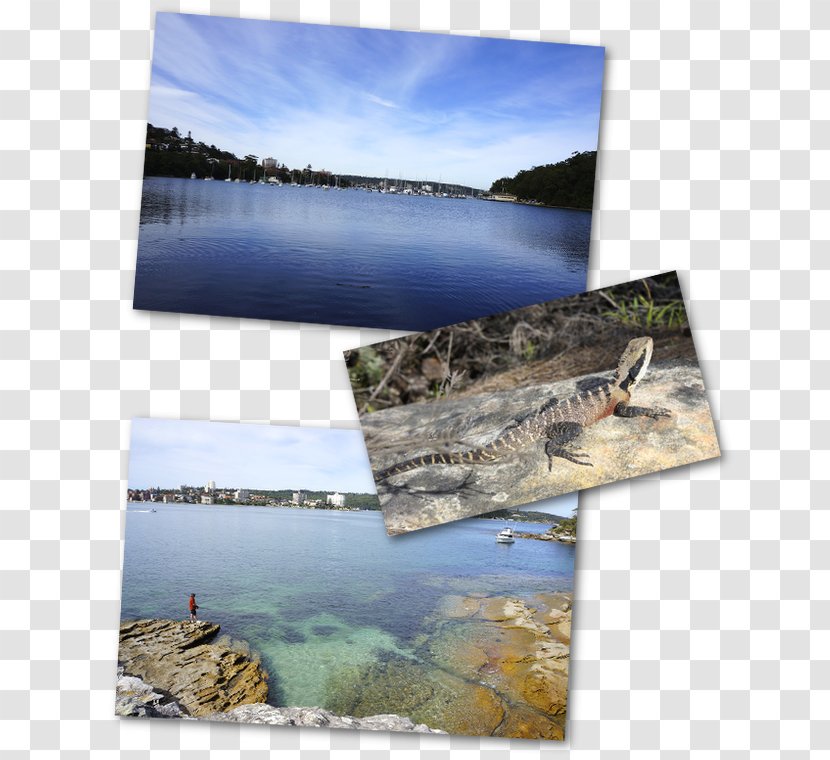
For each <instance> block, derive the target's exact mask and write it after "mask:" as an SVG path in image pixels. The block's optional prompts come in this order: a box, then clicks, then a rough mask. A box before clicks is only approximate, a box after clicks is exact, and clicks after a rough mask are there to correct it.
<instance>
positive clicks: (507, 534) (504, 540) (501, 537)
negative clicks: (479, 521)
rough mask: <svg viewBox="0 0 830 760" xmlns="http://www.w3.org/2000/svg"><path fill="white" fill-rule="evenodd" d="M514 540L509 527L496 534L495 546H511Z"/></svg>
mask: <svg viewBox="0 0 830 760" xmlns="http://www.w3.org/2000/svg"><path fill="white" fill-rule="evenodd" d="M515 540H516V539H515V538H514V537H513V529H512V528H511V527H510V526H506V527H504V528H502V529H501V530H500V531H499V532H498V533H497V534H496V543H497V544H512V543H513V542H514V541H515Z"/></svg>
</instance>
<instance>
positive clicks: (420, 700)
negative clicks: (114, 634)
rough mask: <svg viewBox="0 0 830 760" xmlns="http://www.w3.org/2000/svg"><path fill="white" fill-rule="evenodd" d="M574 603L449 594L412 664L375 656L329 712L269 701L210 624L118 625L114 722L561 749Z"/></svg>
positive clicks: (262, 677)
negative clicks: (384, 734) (393, 735)
mask: <svg viewBox="0 0 830 760" xmlns="http://www.w3.org/2000/svg"><path fill="white" fill-rule="evenodd" d="M572 598H573V595H572V592H557V591H550V592H536V593H531V594H521V595H518V596H517V595H507V596H504V595H495V596H489V595H485V594H475V593H473V594H472V595H470V594H469V592H466V593H465V592H463V591H462V592H461V594H458V593H450V594H449V595H446V596H444V597H443V600H442V602H441V604H440V606H439V608H437V610H436V614H435V616H434V617H432V619H431V622H429V623H428V624H427V625H425V627H424V628H423V630H422V631H421V632H420V634H419V637H418V638H419V640H420V641H419V643H418V644H417V646H416V647H415V649H414V650H413V652H412V657H413V658H414V659H411V658H410V657H408V656H404V657H392V658H391V659H389V658H386V657H379V658H378V659H377V660H376V661H375V662H372V663H371V664H368V665H366V666H364V667H362V668H359V669H355V670H353V671H351V672H349V671H346V672H345V673H344V674H341V676H343V675H345V676H346V678H345V680H342V679H341V680H339V681H338V685H339V688H337V689H335V691H333V692H331V693H330V694H329V696H328V697H327V698H326V700H325V704H326V707H320V706H301V707H295V706H284V705H282V704H281V703H269V695H268V680H269V676H268V673H267V672H265V670H264V668H262V666H261V665H260V664H259V661H258V655H257V654H256V653H255V652H254V651H252V650H251V648H250V647H249V646H248V645H247V644H246V643H245V642H244V641H241V640H237V641H232V640H231V639H229V638H228V637H227V636H222V637H221V638H220V637H218V633H219V628H220V627H219V625H217V624H215V623H211V622H209V621H199V622H197V623H190V622H184V621H177V620H160V619H142V620H135V621H124V622H122V624H121V629H120V636H119V644H120V645H119V654H118V678H117V684H116V698H115V714H116V715H120V716H126V717H156V718H179V719H184V720H216V721H225V722H239V723H258V724H268V725H299V726H317V727H327V728H351V729H366V730H381V731H404V732H419V733H451V734H462V735H471V736H495V737H503V738H525V739H542V738H545V739H554V740H561V739H563V738H564V730H565V720H566V715H567V690H568V671H569V664H570V625H571V603H572ZM333 672H334V671H333ZM274 677H275V679H276V683H277V684H278V683H279V675H278V674H275V676H274ZM391 711H394V712H391ZM438 727H440V728H438Z"/></svg>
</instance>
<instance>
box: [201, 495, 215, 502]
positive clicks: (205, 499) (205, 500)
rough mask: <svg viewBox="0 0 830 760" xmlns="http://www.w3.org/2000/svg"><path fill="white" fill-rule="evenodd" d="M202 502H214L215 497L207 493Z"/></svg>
mask: <svg viewBox="0 0 830 760" xmlns="http://www.w3.org/2000/svg"><path fill="white" fill-rule="evenodd" d="M202 504H213V497H212V496H208V495H207V494H205V495H204V496H202Z"/></svg>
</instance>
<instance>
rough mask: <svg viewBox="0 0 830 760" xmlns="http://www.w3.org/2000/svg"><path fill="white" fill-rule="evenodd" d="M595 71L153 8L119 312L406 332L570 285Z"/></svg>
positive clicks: (596, 91) (521, 43) (485, 44)
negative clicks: (132, 232) (139, 169)
mask: <svg viewBox="0 0 830 760" xmlns="http://www.w3.org/2000/svg"><path fill="white" fill-rule="evenodd" d="M604 62H605V52H604V48H602V47H599V46H592V45H572V44H564V43H553V42H539V41H528V40H513V39H502V38H487V37H478V36H466V35H457V34H456V35H450V34H437V33H427V32H408V31H392V30H388V29H362V28H352V27H342V26H326V25H317V24H301V23H293V22H281V21H264V20H251V19H239V18H223V17H219V16H214V17H211V16H200V15H190V14H179V13H158V14H156V26H155V41H154V47H153V61H152V72H151V84H150V97H149V106H148V116H147V121H148V123H147V133H146V141H145V151H144V179H143V185H142V195H141V216H140V224H139V233H138V253H137V262H136V276H135V289H134V293H133V306H134V308H136V309H143V310H150V311H165V312H182V313H193V314H210V315H215V316H228V317H244V318H257V319H268V320H281V321H289V322H311V323H322V324H332V325H349V326H354V327H370V328H384V329H399V330H409V331H412V330H419V331H420V330H430V329H433V328H435V327H438V326H439V325H442V324H451V323H454V322H459V321H463V320H469V319H474V318H476V317H482V316H485V315H488V314H493V313H496V312H501V311H505V310H508V309H513V308H517V307H520V306H527V305H529V304H533V303H538V302H540V301H545V300H549V299H552V298H558V297H560V296H566V295H572V294H574V293H578V292H581V291H582V290H584V289H585V285H586V273H587V266H588V249H589V243H590V237H591V210H592V207H593V198H594V182H595V174H596V161H597V141H598V134H599V116H600V101H601V94H602V82H603V69H604Z"/></svg>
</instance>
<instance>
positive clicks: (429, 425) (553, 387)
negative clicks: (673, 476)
mask: <svg viewBox="0 0 830 760" xmlns="http://www.w3.org/2000/svg"><path fill="white" fill-rule="evenodd" d="M595 381H596V376H586V377H583V378H575V379H573V380H568V381H564V382H557V383H550V384H547V385H536V386H533V387H525V388H514V389H511V390H506V391H498V392H494V393H489V394H486V395H478V396H471V397H466V398H458V399H452V398H451V399H447V400H440V401H430V402H422V403H416V404H408V405H404V406H397V407H393V408H391V409H383V410H380V411H377V412H372V413H371V414H364V415H362V416H361V426H362V429H363V434H364V436H365V439H366V446H367V449H368V452H369V459H370V461H371V464H372V469H373V470H374V471H375V472H377V471H379V470H381V469H383V468H385V467H388V466H390V465H392V464H394V463H395V462H399V461H402V460H404V459H408V458H410V457H414V456H420V455H426V454H431V453H436V452H439V453H440V452H445V451H460V450H463V449H465V448H471V447H475V446H481V445H484V444H486V443H488V442H489V441H491V440H493V438H495V437H496V436H497V435H498V434H499V433H501V432H502V431H503V430H504V429H505V428H506V427H507V426H508V425H510V424H511V422H513V421H514V419H515V418H517V417H521V416H523V415H526V414H527V413H528V412H532V411H534V410H536V409H538V408H539V406H540V405H541V404H542V403H543V402H544V401H545V400H546V399H548V398H550V397H551V396H554V397H556V398H559V399H564V398H566V397H568V396H570V395H571V394H573V393H574V392H576V391H578V390H580V389H582V388H584V387H587V386H589V385H591V384H595ZM632 403H633V404H635V405H637V406H651V407H663V408H666V409H668V410H669V411H670V412H671V417H663V418H660V419H649V418H645V417H637V418H633V419H623V418H620V417H608V418H606V419H604V420H601V421H600V422H598V423H597V424H595V425H592V426H590V427H588V428H586V429H585V430H584V432H583V433H582V434H581V435H580V436H579V438H578V439H577V440H576V441H574V444H575V445H576V446H577V447H579V448H581V449H582V450H583V451H584V452H585V453H587V454H588V455H589V456H590V462H591V464H592V466H591V467H584V466H580V465H577V464H573V463H571V462H568V461H566V460H564V459H554V461H553V469H552V471H550V472H549V471H548V462H547V457H546V456H545V452H544V443H545V442H544V441H542V440H540V441H538V442H536V443H533V444H531V445H529V446H526V447H524V448H522V449H521V450H517V451H516V452H515V453H513V454H510V455H509V456H505V457H503V458H502V459H499V460H496V461H495V462H491V463H488V464H480V465H437V466H432V467H421V468H417V469H415V470H411V471H410V472H407V473H403V474H401V475H396V476H393V477H392V478H390V479H389V480H387V481H386V482H384V483H382V484H380V486H379V488H378V497H379V499H380V503H381V507H382V509H383V512H384V519H385V521H386V527H387V530H388V531H389V533H393V534H394V533H403V532H407V531H410V530H416V529H418V528H426V527H428V526H430V525H436V524H439V523H444V522H448V521H450V520H458V519H461V518H463V517H470V516H472V515H477V514H483V513H485V512H492V511H495V510H498V509H505V508H508V507H513V506H518V505H521V504H530V503H532V502H535V501H539V500H540V499H545V498H549V497H552V496H559V495H561V494H565V493H570V492H572V491H577V490H581V489H583V488H591V487H592V486H597V485H601V484H603V483H611V482H614V481H617V480H621V479H624V478H632V477H637V476H639V475H645V474H647V473H651V472H658V471H660V470H665V469H668V468H670V467H678V466H681V465H686V464H690V463H692V462H698V461H701V460H704V459H711V458H713V457H717V456H719V455H720V450H719V448H718V441H717V437H716V435H715V429H714V424H713V422H712V417H711V414H710V411H709V404H708V403H707V400H706V394H705V391H704V387H703V380H702V377H701V374H700V369H699V368H698V366H697V365H696V364H695V363H694V362H690V361H688V360H675V361H671V362H666V363H664V364H662V365H660V364H657V365H654V364H653V365H652V366H651V368H650V369H649V371H648V373H647V374H646V376H645V378H644V379H643V381H642V383H641V384H640V385H638V386H637V388H636V389H635V390H634V394H633V398H632Z"/></svg>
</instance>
